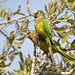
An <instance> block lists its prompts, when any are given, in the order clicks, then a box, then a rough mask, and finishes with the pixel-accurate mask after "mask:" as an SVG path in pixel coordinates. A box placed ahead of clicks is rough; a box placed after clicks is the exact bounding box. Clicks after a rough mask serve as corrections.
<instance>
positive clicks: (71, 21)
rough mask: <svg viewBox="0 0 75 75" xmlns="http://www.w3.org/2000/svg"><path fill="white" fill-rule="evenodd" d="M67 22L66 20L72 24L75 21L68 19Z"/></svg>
mask: <svg viewBox="0 0 75 75" xmlns="http://www.w3.org/2000/svg"><path fill="white" fill-rule="evenodd" d="M67 22H68V23H71V24H74V23H75V20H73V19H68V20H67Z"/></svg>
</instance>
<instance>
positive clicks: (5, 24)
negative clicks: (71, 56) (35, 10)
mask: <svg viewBox="0 0 75 75" xmlns="http://www.w3.org/2000/svg"><path fill="white" fill-rule="evenodd" d="M28 16H33V15H29V14H27V15H25V16H22V17H18V18H15V19H13V20H10V21H5V22H1V23H0V25H2V24H4V25H3V26H2V27H0V30H1V29H2V28H3V27H5V26H7V25H8V24H12V23H15V22H16V21H18V20H19V19H23V18H26V17H28ZM19 21H20V20H19ZM21 21H22V20H21ZM21 21H20V22H21ZM24 21H25V20H24ZM26 21H29V20H26ZM30 21H33V20H30Z"/></svg>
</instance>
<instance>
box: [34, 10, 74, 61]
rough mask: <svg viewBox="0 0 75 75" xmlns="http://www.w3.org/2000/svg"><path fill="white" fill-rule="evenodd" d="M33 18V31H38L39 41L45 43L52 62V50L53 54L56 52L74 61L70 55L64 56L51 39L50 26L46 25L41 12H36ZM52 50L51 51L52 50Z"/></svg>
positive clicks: (46, 22)
mask: <svg viewBox="0 0 75 75" xmlns="http://www.w3.org/2000/svg"><path fill="white" fill-rule="evenodd" d="M35 15H36V18H35V24H34V25H35V30H36V33H37V32H38V31H39V32H40V34H39V39H43V40H44V41H45V44H46V45H47V47H48V49H47V50H46V51H47V52H48V51H49V53H50V55H51V58H52V60H53V62H54V58H53V55H52V50H53V49H54V52H58V53H60V54H61V55H63V56H64V57H66V58H68V59H69V60H75V58H73V57H71V56H70V55H68V54H66V53H65V52H64V51H62V50H61V49H60V48H59V47H57V46H56V45H55V43H54V41H53V37H52V34H51V30H50V26H49V24H48V21H47V20H46V19H45V15H44V12H43V11H40V10H38V11H37V12H36V13H35ZM52 48H53V49H52Z"/></svg>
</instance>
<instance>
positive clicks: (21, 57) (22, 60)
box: [19, 52, 24, 63]
mask: <svg viewBox="0 0 75 75" xmlns="http://www.w3.org/2000/svg"><path fill="white" fill-rule="evenodd" d="M19 56H20V60H21V62H22V63H24V59H23V55H22V52H20V53H19Z"/></svg>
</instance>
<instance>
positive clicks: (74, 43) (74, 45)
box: [71, 40, 75, 49]
mask: <svg viewBox="0 0 75 75" xmlns="http://www.w3.org/2000/svg"><path fill="white" fill-rule="evenodd" d="M71 48H72V49H75V40H73V42H72V43H71Z"/></svg>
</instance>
